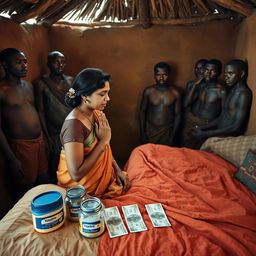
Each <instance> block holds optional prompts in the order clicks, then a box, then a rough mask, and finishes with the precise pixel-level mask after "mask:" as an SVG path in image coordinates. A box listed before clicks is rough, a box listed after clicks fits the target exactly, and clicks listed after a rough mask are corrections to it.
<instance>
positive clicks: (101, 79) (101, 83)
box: [65, 68, 110, 108]
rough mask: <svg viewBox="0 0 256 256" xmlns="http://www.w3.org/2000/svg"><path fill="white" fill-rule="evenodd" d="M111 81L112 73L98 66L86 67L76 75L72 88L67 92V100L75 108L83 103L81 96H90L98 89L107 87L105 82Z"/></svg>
mask: <svg viewBox="0 0 256 256" xmlns="http://www.w3.org/2000/svg"><path fill="white" fill-rule="evenodd" d="M106 81H110V75H109V74H107V73H105V72H104V71H102V70H101V69H98V68H86V69H84V70H82V71H81V72H80V73H78V75H77V76H76V78H75V80H74V82H73V84H72V87H71V89H70V90H69V92H68V93H67V94H66V97H65V102H66V104H67V105H68V106H70V107H72V108H75V107H77V106H79V104H80V103H81V100H82V98H81V96H82V95H85V96H90V95H91V94H92V93H93V92H95V91H96V90H98V89H101V88H104V87H105V82H106Z"/></svg>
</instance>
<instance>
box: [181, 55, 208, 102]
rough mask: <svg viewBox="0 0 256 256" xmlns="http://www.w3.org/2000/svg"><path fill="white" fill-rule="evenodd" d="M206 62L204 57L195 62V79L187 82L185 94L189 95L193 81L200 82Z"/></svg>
mask: <svg viewBox="0 0 256 256" xmlns="http://www.w3.org/2000/svg"><path fill="white" fill-rule="evenodd" d="M206 63H207V60H206V59H200V60H198V61H197V62H196V64H195V67H194V73H195V79H194V80H191V81H189V82H188V83H187V85H186V95H189V92H190V90H191V88H192V87H193V85H194V84H195V83H200V82H201V81H202V79H203V78H204V72H205V65H206ZM185 104H186V103H185Z"/></svg>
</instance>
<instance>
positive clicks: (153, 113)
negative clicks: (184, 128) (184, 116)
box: [139, 62, 181, 146]
mask: <svg viewBox="0 0 256 256" xmlns="http://www.w3.org/2000/svg"><path fill="white" fill-rule="evenodd" d="M169 75H170V66H169V65H168V64H167V63H165V62H160V63H157V64H156V65H155V67H154V76H155V81H156V84H155V85H151V86H148V87H146V88H145V90H144V92H143V97H142V100H141V106H140V116H139V117H140V136H141V143H155V144H163V145H169V146H172V145H174V141H175V136H176V135H177V132H178V128H179V125H180V119H181V118H180V116H181V95H180V93H179V91H178V90H177V89H175V88H174V87H173V86H170V85H169V84H168V81H169Z"/></svg>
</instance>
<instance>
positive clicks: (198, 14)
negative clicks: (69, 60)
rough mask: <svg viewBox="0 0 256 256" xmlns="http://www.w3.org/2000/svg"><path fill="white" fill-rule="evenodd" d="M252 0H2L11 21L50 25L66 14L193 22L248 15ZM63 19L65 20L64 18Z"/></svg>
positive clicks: (84, 20)
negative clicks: (31, 21) (29, 21)
mask: <svg viewBox="0 0 256 256" xmlns="http://www.w3.org/2000/svg"><path fill="white" fill-rule="evenodd" d="M255 7H256V0H83V1H82V0H2V1H1V2H0V13H8V14H9V15H10V17H11V19H13V20H14V21H15V22H17V23H21V22H25V21H27V20H28V19H30V18H35V19H36V20H37V22H38V23H43V24H46V25H52V24H54V23H56V22H58V21H59V20H61V19H63V17H64V18H65V17H66V20H67V19H70V18H73V20H76V21H77V22H80V23H81V24H83V25H88V26H104V25H115V26H127V25H142V26H143V27H145V28H147V27H149V26H150V25H152V24H163V25H165V24H194V23H200V22H205V21H209V20H214V19H229V18H231V19H235V18H243V17H247V16H250V15H251V14H252V12H253V9H254V8H255ZM66 22H67V21H66Z"/></svg>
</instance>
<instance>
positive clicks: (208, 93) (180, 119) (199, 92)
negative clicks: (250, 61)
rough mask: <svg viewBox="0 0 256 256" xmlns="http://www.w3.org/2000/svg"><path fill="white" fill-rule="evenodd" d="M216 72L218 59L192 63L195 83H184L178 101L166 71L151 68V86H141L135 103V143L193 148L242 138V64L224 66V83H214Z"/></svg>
mask: <svg viewBox="0 0 256 256" xmlns="http://www.w3.org/2000/svg"><path fill="white" fill-rule="evenodd" d="M221 70H222V64H221V62H220V61H219V60H216V59H212V60H206V59H201V60H199V61H197V62H196V64H195V68H194V71H195V79H194V80H192V81H190V82H188V83H187V86H186V93H185V97H184V99H183V95H182V94H181V93H180V92H179V90H177V88H175V87H174V86H172V85H170V84H169V76H170V66H169V65H168V64H167V63H165V62H160V63H158V64H156V65H155V67H154V77H155V81H156V84H155V85H152V86H148V87H146V89H145V90H144V93H143V96H142V100H141V107H140V135H141V136H140V138H141V143H156V144H163V145H169V146H183V147H189V148H194V149H199V148H200V146H201V145H202V143H203V142H204V141H205V140H206V139H207V138H209V137H213V136H238V135H241V134H243V133H244V131H245V129H246V125H247V122H248V119H249V115H250V109H251V103H252V91H251V90H250V88H249V87H248V85H247V83H246V79H247V74H248V72H247V71H248V70H247V63H246V62H244V61H242V60H239V59H235V60H232V61H230V62H228V63H227V64H226V67H225V72H224V77H225V82H222V81H221V80H219V76H220V75H221ZM175 139H176V140H175Z"/></svg>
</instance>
